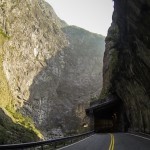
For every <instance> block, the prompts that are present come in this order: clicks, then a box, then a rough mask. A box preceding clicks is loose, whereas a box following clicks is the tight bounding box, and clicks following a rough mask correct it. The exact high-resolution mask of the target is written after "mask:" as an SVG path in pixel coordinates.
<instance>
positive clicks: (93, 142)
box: [58, 133, 150, 150]
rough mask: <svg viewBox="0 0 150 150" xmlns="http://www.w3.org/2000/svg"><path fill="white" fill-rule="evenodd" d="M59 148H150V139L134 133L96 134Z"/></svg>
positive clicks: (71, 149)
mask: <svg viewBox="0 0 150 150" xmlns="http://www.w3.org/2000/svg"><path fill="white" fill-rule="evenodd" d="M58 150H150V139H148V138H142V137H139V136H135V135H132V134H126V133H114V134H110V133H108V134H94V135H92V136H90V137H88V138H86V139H84V140H82V141H79V142H77V143H74V144H72V145H70V146H66V147H64V148H60V149H58Z"/></svg>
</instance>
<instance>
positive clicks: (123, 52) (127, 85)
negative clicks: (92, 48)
mask: <svg viewBox="0 0 150 150" xmlns="http://www.w3.org/2000/svg"><path fill="white" fill-rule="evenodd" d="M149 16H150V1H149V0H132V1H131V0H114V13H113V17H112V18H113V22H112V24H111V27H110V28H109V30H108V35H107V37H106V50H105V54H104V67H103V89H102V92H101V96H100V97H101V98H106V97H108V96H109V95H112V94H116V95H117V96H119V98H120V99H121V100H122V101H123V103H124V107H125V112H126V115H127V118H128V121H129V124H130V125H129V129H130V130H133V131H142V132H147V133H150V77H149V76H150V29H149V23H150V17H149Z"/></svg>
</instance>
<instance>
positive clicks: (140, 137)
mask: <svg viewBox="0 0 150 150" xmlns="http://www.w3.org/2000/svg"><path fill="white" fill-rule="evenodd" d="M126 134H129V135H133V136H137V137H140V138H143V139H145V140H149V141H150V139H149V138H146V137H143V136H140V135H136V134H131V133H126Z"/></svg>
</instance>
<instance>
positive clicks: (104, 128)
mask: <svg viewBox="0 0 150 150" xmlns="http://www.w3.org/2000/svg"><path fill="white" fill-rule="evenodd" d="M86 114H87V115H88V116H89V117H90V120H91V122H90V123H91V128H92V129H94V131H95V132H127V131H128V128H129V121H128V119H127V116H126V112H125V108H124V105H123V102H122V101H121V100H120V99H113V100H110V101H106V102H101V103H100V102H99V101H98V102H97V104H96V102H95V104H94V105H91V107H90V108H88V109H87V110H86Z"/></svg>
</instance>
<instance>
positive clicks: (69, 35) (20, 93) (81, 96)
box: [0, 0, 104, 138]
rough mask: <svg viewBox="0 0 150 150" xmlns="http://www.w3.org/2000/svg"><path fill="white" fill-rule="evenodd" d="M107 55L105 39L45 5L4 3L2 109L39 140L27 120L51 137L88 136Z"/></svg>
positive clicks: (0, 16)
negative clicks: (89, 109) (89, 108)
mask: <svg viewBox="0 0 150 150" xmlns="http://www.w3.org/2000/svg"><path fill="white" fill-rule="evenodd" d="M103 52H104V37H103V36H101V35H98V34H93V33H90V32H88V31H86V30H84V29H81V28H78V27H75V26H68V25H67V24H66V23H65V22H64V21H62V20H60V19H59V18H58V17H57V15H56V14H55V12H54V11H53V9H52V7H51V6H50V5H49V4H47V3H46V2H45V1H44V0H32V1H31V0H20V1H11V0H7V1H6V0H2V1H0V67H1V71H0V80H1V84H0V94H1V95H2V96H1V97H0V107H1V108H2V109H3V110H5V112H7V113H8V114H9V117H11V118H12V119H13V120H14V122H15V123H19V124H20V125H23V126H25V127H26V128H29V129H30V130H34V131H35V132H36V133H38V135H39V136H41V135H40V133H39V132H38V131H37V130H36V129H35V127H34V125H33V123H32V121H29V120H33V121H34V123H35V126H36V127H37V128H38V129H39V130H40V131H41V132H42V134H43V135H44V136H45V137H48V138H50V136H54V135H55V136H56V135H64V134H71V133H75V132H76V133H77V132H82V131H84V128H83V124H86V123H87V122H88V119H87V118H86V116H85V112H84V109H85V108H86V107H87V106H88V104H89V101H90V99H91V98H92V97H95V96H97V95H98V94H99V91H100V90H101V85H102V57H103ZM7 113H6V115H7ZM18 114H19V117H18ZM20 118H21V119H20ZM24 118H25V119H24ZM28 118H30V119H28ZM25 122H28V123H29V124H28V125H27V124H26V123H25ZM6 131H7V130H6Z"/></svg>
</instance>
